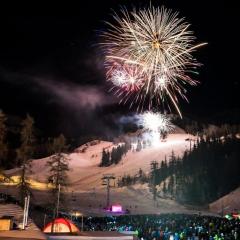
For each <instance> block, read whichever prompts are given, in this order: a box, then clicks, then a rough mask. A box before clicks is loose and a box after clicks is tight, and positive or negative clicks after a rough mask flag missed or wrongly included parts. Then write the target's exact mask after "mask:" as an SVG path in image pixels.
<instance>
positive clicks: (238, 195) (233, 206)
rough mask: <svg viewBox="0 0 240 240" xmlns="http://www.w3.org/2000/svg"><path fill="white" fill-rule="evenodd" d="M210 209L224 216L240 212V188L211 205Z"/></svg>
mask: <svg viewBox="0 0 240 240" xmlns="http://www.w3.org/2000/svg"><path fill="white" fill-rule="evenodd" d="M209 208H210V210H211V211H212V212H215V213H218V214H223V215H225V214H228V213H231V212H238V211H239V210H240V188H237V189H236V190H234V191H232V192H230V193H229V194H227V195H225V196H223V197H221V198H220V199H218V200H217V201H215V202H213V203H211V204H210V205H209Z"/></svg>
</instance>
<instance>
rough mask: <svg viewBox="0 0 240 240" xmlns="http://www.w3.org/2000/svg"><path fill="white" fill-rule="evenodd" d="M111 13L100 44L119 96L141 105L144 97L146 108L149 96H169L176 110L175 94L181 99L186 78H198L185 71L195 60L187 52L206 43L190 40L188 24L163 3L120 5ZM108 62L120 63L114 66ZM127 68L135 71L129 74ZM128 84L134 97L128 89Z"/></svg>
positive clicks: (190, 81)
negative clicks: (134, 6) (134, 7)
mask: <svg viewBox="0 0 240 240" xmlns="http://www.w3.org/2000/svg"><path fill="white" fill-rule="evenodd" d="M113 17H114V19H115V21H116V22H115V24H111V23H108V25H109V29H108V31H106V32H105V33H103V36H104V42H103V43H102V44H103V46H104V47H105V50H106V66H107V72H108V73H107V78H108V80H110V81H112V83H113V84H114V86H115V87H118V88H119V89H118V90H116V92H117V93H118V96H120V97H121V98H122V99H121V101H123V102H126V101H128V100H129V102H130V100H131V105H132V103H133V102H136V103H138V104H139V105H138V107H139V108H141V109H142V108H143V105H144V104H146V101H148V102H149V103H148V106H149V109H150V108H151V107H152V105H153V103H154V102H156V103H158V104H163V103H164V102H167V99H170V101H171V102H172V104H173V105H174V107H175V108H176V109H177V111H178V113H179V114H180V115H181V112H180V110H179V107H178V96H181V97H183V98H185V99H186V96H185V92H186V91H185V84H186V83H188V84H190V85H196V84H197V81H195V80H193V79H191V77H190V76H189V72H191V69H193V68H194V69H195V68H196V67H197V66H199V64H198V63H197V62H196V60H195V59H194V58H193V56H192V53H193V52H194V50H195V49H197V48H199V47H201V46H202V45H204V44H205V43H203V44H197V45H195V44H194V40H195V37H194V36H193V32H192V31H190V30H188V28H189V24H188V23H187V22H185V21H184V18H179V17H178V13H173V12H172V11H171V10H167V9H166V8H164V7H162V8H154V7H153V6H150V7H149V8H147V9H140V10H139V11H136V10H134V11H131V12H128V11H127V10H122V12H121V16H120V15H117V14H114V15H113ZM113 63H114V64H115V63H118V65H120V66H122V68H120V69H118V71H117V72H116V69H115V67H113ZM127 66H128V67H127ZM126 69H127V71H126ZM136 69H138V70H136ZM129 72H134V73H135V75H134V76H132V75H130V76H129ZM136 72H137V74H136ZM115 75H116V76H115ZM109 76H111V77H109ZM139 79H141V80H140V81H139ZM130 86H134V88H132V87H130ZM136 86H137V87H136ZM135 87H136V88H135ZM133 89H134V94H135V97H133V96H132V95H133V94H132V93H131V94H129V93H128V91H132V90H133ZM119 93H120V94H119ZM140 105H142V107H141V106H140Z"/></svg>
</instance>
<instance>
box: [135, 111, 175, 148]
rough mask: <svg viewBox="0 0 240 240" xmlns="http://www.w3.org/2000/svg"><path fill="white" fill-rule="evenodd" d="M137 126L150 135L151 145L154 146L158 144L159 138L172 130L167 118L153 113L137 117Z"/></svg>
mask: <svg viewBox="0 0 240 240" xmlns="http://www.w3.org/2000/svg"><path fill="white" fill-rule="evenodd" d="M138 117H139V121H138V125H139V126H142V127H143V129H144V130H146V131H147V132H149V134H150V135H151V141H152V145H154V146H156V145H158V144H159V142H160V137H163V136H164V135H166V134H167V133H169V132H170V131H172V130H173V128H174V127H173V125H172V124H171V122H170V120H169V118H168V117H167V116H166V115H163V114H160V113H154V112H150V111H148V112H145V113H143V114H140V115H138Z"/></svg>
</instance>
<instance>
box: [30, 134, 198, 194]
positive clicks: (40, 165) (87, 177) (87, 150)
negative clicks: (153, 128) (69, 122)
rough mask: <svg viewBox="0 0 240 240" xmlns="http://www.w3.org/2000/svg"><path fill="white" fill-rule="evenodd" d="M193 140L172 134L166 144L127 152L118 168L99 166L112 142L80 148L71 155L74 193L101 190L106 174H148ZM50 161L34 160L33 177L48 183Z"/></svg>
mask: <svg viewBox="0 0 240 240" xmlns="http://www.w3.org/2000/svg"><path fill="white" fill-rule="evenodd" d="M188 138H191V139H194V137H193V136H191V135H188V134H183V133H182V134H170V135H169V136H168V138H167V139H166V141H164V142H160V143H159V145H158V146H153V147H148V148H146V149H142V150H141V151H140V152H136V151H131V150H130V151H128V152H127V154H126V156H123V158H122V160H121V161H120V162H119V164H117V165H111V166H109V167H99V163H100V162H101V158H102V151H103V149H105V150H107V149H108V150H110V151H111V149H112V148H113V147H114V146H115V145H114V144H113V143H112V142H106V141H93V142H90V143H87V144H84V145H82V146H81V147H79V148H77V149H76V150H75V151H74V152H73V153H71V154H69V155H68V158H69V168H70V171H69V174H68V176H69V180H70V183H71V185H72V189H73V190H74V191H76V192H77V191H80V192H81V191H88V190H91V189H93V188H96V189H98V188H101V183H102V182H101V178H102V176H103V174H114V175H115V177H116V179H117V178H119V177H121V176H124V175H125V174H130V175H134V174H137V172H138V170H139V169H140V168H141V169H142V170H143V171H144V172H149V170H150V163H151V162H152V161H157V162H159V163H160V162H161V161H163V160H164V159H165V157H166V158H167V159H168V158H169V156H170V155H171V154H172V151H174V154H175V155H176V156H181V155H182V154H183V152H184V151H185V150H186V149H188V148H189V147H190V143H189V141H186V139H188ZM47 161H49V157H48V158H43V159H39V160H34V161H33V163H32V174H31V178H33V179H35V180H38V181H42V182H45V181H46V177H47V175H48V168H47V167H46V163H47Z"/></svg>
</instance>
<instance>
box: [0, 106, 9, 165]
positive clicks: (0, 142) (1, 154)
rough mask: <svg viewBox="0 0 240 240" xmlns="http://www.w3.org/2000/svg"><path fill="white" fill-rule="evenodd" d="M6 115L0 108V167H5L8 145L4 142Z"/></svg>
mask: <svg viewBox="0 0 240 240" xmlns="http://www.w3.org/2000/svg"><path fill="white" fill-rule="evenodd" d="M6 120H7V117H6V115H5V114H4V113H3V112H2V111H1V110H0V167H1V168H5V167H6V159H7V154H8V145H7V144H6V135H7V126H6Z"/></svg>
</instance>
